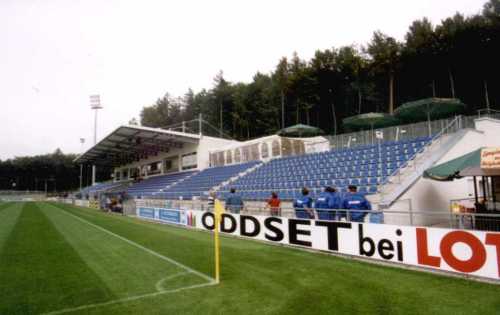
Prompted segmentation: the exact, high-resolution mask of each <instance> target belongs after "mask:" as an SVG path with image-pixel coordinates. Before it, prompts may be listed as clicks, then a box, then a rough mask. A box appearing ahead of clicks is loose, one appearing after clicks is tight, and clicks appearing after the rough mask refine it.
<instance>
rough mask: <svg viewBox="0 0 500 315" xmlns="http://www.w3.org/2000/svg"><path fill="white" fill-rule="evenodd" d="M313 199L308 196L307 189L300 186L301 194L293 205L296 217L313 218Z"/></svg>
mask: <svg viewBox="0 0 500 315" xmlns="http://www.w3.org/2000/svg"><path fill="white" fill-rule="evenodd" d="M312 204H313V200H312V198H311V197H310V196H309V190H308V189H307V188H306V187H304V188H302V196H300V197H299V198H297V199H295V201H294V202H293V207H294V208H295V216H296V217H297V218H298V219H314V211H313V209H312Z"/></svg>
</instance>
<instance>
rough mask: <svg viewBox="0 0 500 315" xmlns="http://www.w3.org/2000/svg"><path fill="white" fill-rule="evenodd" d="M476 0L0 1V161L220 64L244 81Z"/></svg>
mask: <svg viewBox="0 0 500 315" xmlns="http://www.w3.org/2000/svg"><path fill="white" fill-rule="evenodd" d="M484 2H485V0H419V1H415V0H412V1H409V0H379V1H370V0H363V1H361V0H344V1H332V0H330V1H326V0H323V1H319V0H301V1H290V0H289V1H278V0H274V1H273V0H266V1H260V0H247V1H238V0H232V1H219V0H212V1H207V0H205V1H192V0H182V1H181V0H179V1H167V0H163V1H147V0H141V1H139V0H137V1H118V0H116V1H115V0H81V1H77V0H61V1H56V0H40V1H36V0H0V43H1V44H0V45H1V46H0V109H1V111H0V115H1V119H0V159H7V158H11V157H14V156H23V155H33V154H42V153H48V152H53V151H54V150H55V149H56V148H61V149H62V150H63V152H74V153H78V152H79V151H80V143H79V138H85V139H86V145H85V148H87V147H88V146H90V145H91V144H92V143H93V113H92V112H91V110H90V107H89V95H90V94H94V93H96V94H100V95H101V101H102V104H103V106H104V109H103V110H101V112H100V113H99V127H98V130H99V131H98V138H101V137H103V136H104V135H106V134H107V133H109V132H111V131H112V130H113V129H115V128H116V127H118V126H119V125H120V124H125V123H127V122H128V121H129V120H130V119H131V118H132V117H138V116H139V112H140V110H141V108H142V107H143V106H145V105H150V104H152V103H154V102H155V101H156V99H157V98H158V97H161V96H163V95H164V94H165V93H166V92H169V93H171V94H173V95H176V96H180V95H183V94H184V93H185V92H186V91H187V89H188V88H189V87H191V88H192V89H194V90H195V91H199V90H200V89H202V88H210V87H211V86H212V82H213V81H212V79H213V77H214V75H215V74H216V73H217V72H218V71H219V70H223V71H224V76H225V78H226V79H228V80H230V81H243V82H248V81H250V80H251V78H252V76H253V75H254V74H255V73H256V72H257V71H261V72H265V73H267V72H269V71H271V70H272V69H273V68H274V66H275V65H276V64H277V62H278V60H279V59H280V57H282V56H291V55H292V53H293V52H294V51H297V52H298V54H299V56H300V57H302V58H310V57H311V56H313V54H314V51H315V50H317V49H326V48H331V47H332V46H335V47H338V46H341V45H350V44H364V43H366V42H368V41H369V40H370V38H371V35H372V33H373V31H374V30H381V31H383V32H385V33H387V34H389V35H391V36H394V37H396V38H398V39H403V38H404V34H405V33H406V30H407V29H408V26H409V23H410V22H411V21H413V20H415V19H418V18H422V17H424V16H426V17H428V18H430V19H431V21H432V22H433V23H434V24H435V23H438V22H439V21H440V20H441V19H443V18H446V17H448V16H451V15H453V14H454V13H455V12H457V11H459V12H462V13H465V14H473V13H478V12H480V10H481V8H482V5H483V3H484Z"/></svg>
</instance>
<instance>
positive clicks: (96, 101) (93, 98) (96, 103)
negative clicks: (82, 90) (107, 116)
mask: <svg viewBox="0 0 500 315" xmlns="http://www.w3.org/2000/svg"><path fill="white" fill-rule="evenodd" d="M90 108H91V109H92V110H94V112H95V116H94V145H96V144H97V111H98V110H99V109H101V108H102V105H101V96H100V95H99V94H94V95H90ZM95 177H96V169H95V165H92V185H94V184H95Z"/></svg>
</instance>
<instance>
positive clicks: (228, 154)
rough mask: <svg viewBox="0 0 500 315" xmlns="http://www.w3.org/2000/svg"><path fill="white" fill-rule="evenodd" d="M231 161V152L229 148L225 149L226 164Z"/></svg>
mask: <svg viewBox="0 0 500 315" xmlns="http://www.w3.org/2000/svg"><path fill="white" fill-rule="evenodd" d="M232 163H233V153H232V152H231V150H227V151H226V164H232Z"/></svg>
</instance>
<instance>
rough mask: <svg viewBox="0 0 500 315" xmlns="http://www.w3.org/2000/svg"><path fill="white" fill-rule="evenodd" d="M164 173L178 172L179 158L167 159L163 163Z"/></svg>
mask: <svg viewBox="0 0 500 315" xmlns="http://www.w3.org/2000/svg"><path fill="white" fill-rule="evenodd" d="M163 165H164V173H174V172H178V171H179V158H178V157H169V158H166V159H165V161H164V164H163Z"/></svg>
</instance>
